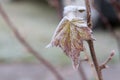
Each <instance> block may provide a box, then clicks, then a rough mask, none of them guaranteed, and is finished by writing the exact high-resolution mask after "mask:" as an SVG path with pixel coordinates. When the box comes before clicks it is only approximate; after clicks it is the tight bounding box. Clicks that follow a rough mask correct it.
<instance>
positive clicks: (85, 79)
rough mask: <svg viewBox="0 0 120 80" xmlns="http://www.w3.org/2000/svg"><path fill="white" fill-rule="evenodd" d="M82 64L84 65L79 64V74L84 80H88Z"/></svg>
mask: <svg viewBox="0 0 120 80" xmlns="http://www.w3.org/2000/svg"><path fill="white" fill-rule="evenodd" d="M81 64H82V63H81V62H79V67H78V72H79V74H80V76H81V78H82V80H87V77H86V75H85V72H84V70H83V67H82V65H81Z"/></svg>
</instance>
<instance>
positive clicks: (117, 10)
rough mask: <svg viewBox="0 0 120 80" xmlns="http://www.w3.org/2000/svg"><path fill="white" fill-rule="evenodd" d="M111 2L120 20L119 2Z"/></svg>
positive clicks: (113, 0)
mask: <svg viewBox="0 0 120 80" xmlns="http://www.w3.org/2000/svg"><path fill="white" fill-rule="evenodd" d="M110 3H111V5H112V6H113V8H114V9H115V11H116V13H117V16H118V19H119V20H120V4H119V2H118V1H116V0H110Z"/></svg>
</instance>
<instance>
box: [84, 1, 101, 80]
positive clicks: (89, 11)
mask: <svg viewBox="0 0 120 80" xmlns="http://www.w3.org/2000/svg"><path fill="white" fill-rule="evenodd" d="M85 3H86V9H87V25H88V27H90V28H92V22H91V9H90V2H89V0H85ZM88 45H89V48H90V52H91V56H92V60H93V63H94V65H95V69H96V72H97V75H98V79H99V80H103V77H102V72H101V70H100V68H99V64H98V61H97V57H96V54H95V50H94V44H93V41H92V40H89V41H88Z"/></svg>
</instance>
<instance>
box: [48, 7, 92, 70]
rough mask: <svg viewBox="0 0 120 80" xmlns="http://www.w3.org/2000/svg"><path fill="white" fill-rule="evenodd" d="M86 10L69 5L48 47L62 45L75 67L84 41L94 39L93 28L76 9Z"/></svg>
mask: <svg viewBox="0 0 120 80" xmlns="http://www.w3.org/2000/svg"><path fill="white" fill-rule="evenodd" d="M79 10H85V9H84V8H82V7H78V6H67V7H65V9H64V14H65V17H64V18H63V19H62V20H61V22H60V23H59V25H58V27H57V28H56V30H55V32H54V35H53V37H52V40H51V42H50V44H49V45H48V46H47V47H51V46H56V47H57V46H58V47H60V48H61V49H62V50H63V51H64V52H65V53H66V55H67V56H68V57H70V58H71V60H72V62H73V67H74V68H76V69H77V68H78V66H79V55H80V52H81V51H84V46H83V41H86V40H93V38H92V34H91V32H92V31H91V29H90V28H89V27H87V24H86V21H85V20H83V18H78V17H77V16H76V11H79Z"/></svg>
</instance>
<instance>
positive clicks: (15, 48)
mask: <svg viewBox="0 0 120 80" xmlns="http://www.w3.org/2000/svg"><path fill="white" fill-rule="evenodd" d="M55 1H56V2H55ZM68 1H69V0H68ZM60 2H61V1H60ZM78 2H80V1H78ZM0 3H1V4H2V7H3V8H4V10H5V12H6V13H7V15H8V16H9V18H10V19H11V21H12V22H13V23H14V25H15V26H16V28H17V29H18V30H19V32H20V33H21V35H22V36H23V38H25V39H26V40H27V41H28V42H29V44H30V45H31V46H32V47H33V48H34V49H35V50H36V51H37V52H39V53H40V55H42V56H43V57H44V58H45V59H46V60H48V61H49V62H50V63H51V64H53V65H54V66H55V68H56V69H57V70H58V71H59V72H60V74H61V75H62V76H63V77H64V78H65V80H80V76H79V74H78V72H77V71H75V70H73V67H72V64H71V60H70V59H69V58H68V57H67V56H66V55H65V54H64V52H63V51H62V50H61V49H60V48H56V47H53V48H48V49H46V48H45V46H46V45H47V44H48V43H49V42H50V40H51V37H52V35H53V32H54V30H55V28H56V26H57V25H58V23H59V21H60V19H61V17H62V10H63V6H64V5H66V4H64V5H59V4H58V3H57V0H53V1H52V0H48V1H45V0H0ZM63 3H65V2H64V1H63V2H62V4H63ZM98 3H99V4H98ZM96 4H98V5H101V4H100V2H97V3H96ZM99 8H100V9H101V7H100V6H99ZM102 9H103V8H102ZM110 9H111V7H110ZM107 10H108V9H107ZM92 11H93V15H92V16H93V22H94V29H93V31H94V32H93V34H94V37H95V39H96V41H94V44H95V51H96V53H97V54H96V55H97V58H98V60H99V63H102V62H104V61H105V60H106V59H107V57H108V56H109V54H110V52H111V51H112V50H115V53H116V54H115V56H114V57H113V59H112V60H111V61H110V62H109V64H108V65H109V68H108V69H105V70H103V77H104V79H105V80H114V79H115V80H119V79H120V58H119V56H120V52H119V49H118V43H117V42H116V39H115V38H114V36H112V35H111V33H110V32H109V31H108V30H107V29H106V28H105V26H104V25H103V23H102V21H100V20H99V18H100V17H99V15H98V13H97V12H96V11H95V10H94V9H93V10H92ZM103 12H104V11H103ZM111 13H112V12H111ZM111 16H112V17H113V16H114V15H111ZM108 17H109V16H108ZM110 19H111V18H110V17H109V20H110ZM112 20H113V21H112ZM112 20H111V21H110V22H111V23H112V25H113V29H115V31H116V32H117V33H118V34H119V33H120V25H119V22H117V19H115V20H114V19H112ZM114 22H116V23H114ZM85 44H86V43H85ZM87 48H88V47H87ZM88 53H89V50H88ZM81 56H82V54H81ZM83 67H84V70H85V72H86V75H87V77H88V78H89V80H94V78H93V75H92V71H91V68H90V66H89V64H87V63H86V62H85V63H83ZM0 80H56V79H55V77H54V76H53V74H52V73H51V72H50V71H49V70H48V69H47V68H46V67H44V65H42V64H41V63H39V61H38V60H37V59H36V58H35V57H34V56H33V55H32V54H31V53H29V52H28V51H27V50H26V48H25V47H23V46H22V45H21V44H20V42H19V41H18V40H17V39H16V37H15V36H14V34H13V32H12V31H11V29H10V28H9V27H8V25H7V24H6V22H5V21H4V19H3V18H2V16H1V15H0Z"/></svg>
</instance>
